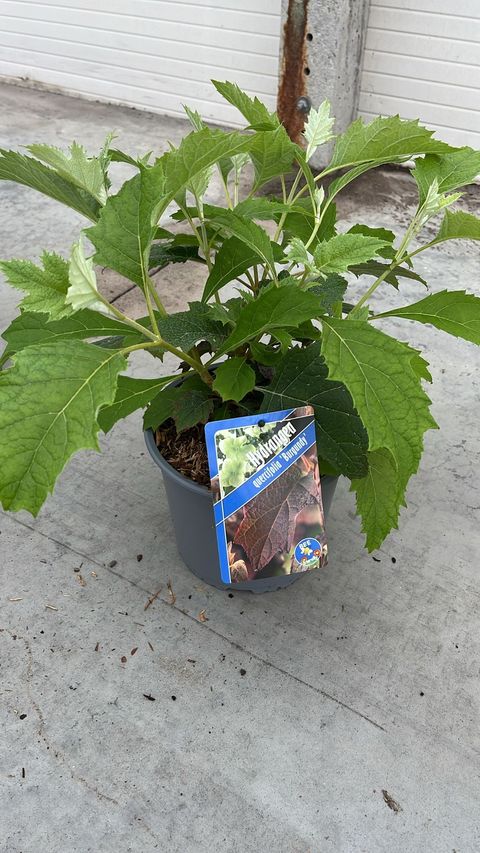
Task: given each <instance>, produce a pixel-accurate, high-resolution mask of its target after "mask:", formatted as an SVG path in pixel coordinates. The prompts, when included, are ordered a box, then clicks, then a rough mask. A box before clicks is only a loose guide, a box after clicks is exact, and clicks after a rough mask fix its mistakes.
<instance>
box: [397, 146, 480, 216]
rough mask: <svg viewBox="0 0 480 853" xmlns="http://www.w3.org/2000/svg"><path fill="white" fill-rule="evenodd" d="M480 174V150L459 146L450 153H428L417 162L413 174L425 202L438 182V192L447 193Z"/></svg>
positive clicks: (421, 202)
mask: <svg viewBox="0 0 480 853" xmlns="http://www.w3.org/2000/svg"><path fill="white" fill-rule="evenodd" d="M479 174H480V151H474V149H473V148H458V149H457V151H451V152H450V153H448V154H442V155H437V154H428V155H427V156H426V157H424V158H423V159H419V160H417V161H416V163H415V168H414V169H413V170H412V175H413V177H414V178H415V180H416V182H417V185H418V191H419V201H420V204H423V202H424V201H425V199H426V197H427V194H428V190H429V187H430V186H431V185H432V183H433V181H434V180H437V182H438V192H439V193H445V192H451V190H456V189H459V187H464V186H465V185H466V184H471V183H472V182H473V181H474V180H475V178H476V177H477V175H479Z"/></svg>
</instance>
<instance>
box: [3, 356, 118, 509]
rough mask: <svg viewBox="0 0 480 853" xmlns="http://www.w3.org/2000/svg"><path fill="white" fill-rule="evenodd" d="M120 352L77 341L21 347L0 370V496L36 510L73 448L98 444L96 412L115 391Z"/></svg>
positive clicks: (12, 505) (11, 504)
mask: <svg viewBox="0 0 480 853" xmlns="http://www.w3.org/2000/svg"><path fill="white" fill-rule="evenodd" d="M125 367H126V360H125V358H123V356H121V355H119V354H118V353H115V352H114V353H112V352H109V351H108V350H103V349H101V348H100V347H95V346H92V345H91V344H86V343H82V342H80V341H60V342H57V343H53V344H43V345H41V346H38V347H27V349H24V350H22V352H20V353H18V354H17V355H16V356H15V363H14V365H13V367H11V368H10V369H9V370H6V371H4V372H3V373H2V374H0V499H1V501H2V504H3V507H4V509H10V510H19V509H26V510H28V511H29V512H31V513H32V515H36V514H37V513H38V510H39V509H40V507H41V506H42V504H43V502H44V500H45V498H46V497H47V495H48V493H49V492H51V491H52V490H53V486H54V484H55V480H56V479H57V477H58V475H59V474H60V472H61V471H62V470H63V468H64V466H65V464H66V462H67V461H68V459H69V458H70V456H72V454H73V453H75V452H76V451H77V450H81V449H82V448H93V449H95V450H98V440H97V432H98V428H99V427H98V423H97V416H98V412H99V409H100V407H101V406H104V405H110V404H111V403H112V402H113V400H114V398H115V391H116V385H117V376H118V373H119V372H120V371H121V370H123V369H124V368H125Z"/></svg>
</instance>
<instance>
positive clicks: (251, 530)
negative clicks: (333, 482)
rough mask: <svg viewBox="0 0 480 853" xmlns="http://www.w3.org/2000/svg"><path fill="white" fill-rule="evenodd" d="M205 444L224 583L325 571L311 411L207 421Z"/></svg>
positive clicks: (320, 505) (288, 411)
mask: <svg viewBox="0 0 480 853" xmlns="http://www.w3.org/2000/svg"><path fill="white" fill-rule="evenodd" d="M205 439H206V444H207V453H208V464H209V468H210V477H211V488H212V495H213V514H214V522H215V529H216V535H217V546H218V556H219V562H220V575H221V579H222V581H223V582H224V583H228V584H230V583H242V582H245V581H252V580H257V579H260V578H270V577H274V576H277V575H278V576H281V575H289V574H293V573H296V572H305V571H309V570H310V569H317V568H319V567H322V566H325V565H326V563H327V551H328V549H327V540H326V534H325V524H324V512H323V505H322V491H321V484H320V472H319V468H318V457H317V446H316V440H315V420H314V412H313V409H312V407H311V406H303V407H301V408H297V409H285V410H282V411H280V412H268V413H265V414H257V415H248V416H247V417H244V418H229V419H227V420H222V421H212V422H210V423H208V424H206V426H205Z"/></svg>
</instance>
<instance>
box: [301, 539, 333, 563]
mask: <svg viewBox="0 0 480 853" xmlns="http://www.w3.org/2000/svg"><path fill="white" fill-rule="evenodd" d="M323 547H326V546H322V544H321V542H319V541H318V539H302V540H301V542H299V543H298V545H297V546H296V547H295V552H294V554H295V559H296V561H297V563H300V564H301V566H302V568H303V569H313V568H316V567H317V566H318V565H319V564H320V565H321V560H322V555H323V551H322V548H323Z"/></svg>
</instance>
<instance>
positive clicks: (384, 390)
mask: <svg viewBox="0 0 480 853" xmlns="http://www.w3.org/2000/svg"><path fill="white" fill-rule="evenodd" d="M322 325H323V340H322V354H323V355H324V357H325V360H326V362H327V364H328V368H329V376H330V377H331V378H332V379H338V380H339V381H340V382H344V383H345V385H346V387H347V388H348V390H349V392H350V394H351V395H352V398H353V402H354V405H355V408H356V409H357V411H358V413H359V415H360V417H361V419H362V421H363V424H364V425H365V428H366V430H367V433H368V438H369V450H370V451H372V452H373V451H377V450H381V451H385V450H386V451H388V452H389V453H390V454H391V455H392V458H393V464H394V465H395V482H394V483H391V490H392V493H393V494H394V495H395V500H394V506H395V512H394V513H393V514H392V501H389V505H388V507H386V506H385V505H384V504H383V503H382V494H381V492H380V493H379V495H378V499H377V504H376V507H375V513H373V512H372V508H371V499H372V490H366V489H357V507H358V510H359V512H360V514H361V515H362V519H363V529H364V531H365V533H366V534H367V540H368V547H369V549H370V550H371V549H372V548H376V547H379V545H380V544H381V542H382V541H383V539H384V538H385V536H386V535H387V533H388V532H389V530H390V529H391V527H392V518H393V515H395V523H396V519H397V517H398V512H399V509H400V506H401V505H402V504H403V503H404V497H405V489H406V486H407V483H408V480H409V478H410V476H411V475H412V474H414V473H415V472H416V471H417V469H418V465H419V462H420V458H421V455H422V450H423V435H424V433H425V431H426V430H428V429H433V428H435V427H436V423H435V421H434V420H433V417H432V416H431V414H430V412H429V404H430V400H429V399H428V397H427V395H426V394H425V392H424V391H423V389H422V387H421V381H420V377H419V375H418V373H417V371H416V369H415V367H414V366H413V365H412V360H413V359H415V358H416V356H417V353H416V352H415V351H414V350H412V349H411V348H410V347H408V346H406V345H405V344H402V343H400V342H399V341H396V340H395V339H394V338H390V337H389V336H388V335H385V334H384V333H383V332H380V331H378V330H377V329H375V328H374V327H373V326H371V325H370V323H368V322H364V321H361V320H355V321H352V322H350V321H348V320H334V319H333V318H328V319H326V318H322ZM367 497H368V501H367ZM364 498H365V502H364ZM392 500H393V499H392ZM387 510H388V511H387ZM373 517H375V518H376V519H377V526H376V527H375V528H373V527H372V522H371V519H372V518H373Z"/></svg>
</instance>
